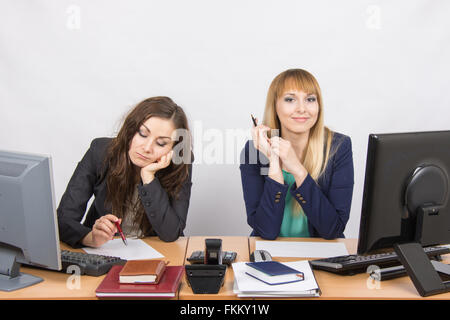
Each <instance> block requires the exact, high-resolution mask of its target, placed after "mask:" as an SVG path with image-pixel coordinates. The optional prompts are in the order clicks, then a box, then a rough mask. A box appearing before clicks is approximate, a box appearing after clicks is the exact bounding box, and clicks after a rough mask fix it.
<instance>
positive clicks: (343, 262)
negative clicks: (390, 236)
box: [310, 246, 450, 275]
mask: <svg viewBox="0 0 450 320" xmlns="http://www.w3.org/2000/svg"><path fill="white" fill-rule="evenodd" d="M423 250H424V251H425V253H426V254H427V255H428V257H429V258H430V259H438V260H441V259H440V255H443V254H447V253H450V248H448V247H446V246H433V247H425V248H423ZM310 264H311V266H312V268H313V269H318V270H325V271H329V272H333V273H337V274H343V275H353V274H357V273H365V272H367V268H368V267H369V266H371V265H374V266H377V267H380V268H382V267H383V268H386V267H393V266H399V265H401V263H400V261H399V260H398V257H397V254H396V253H395V251H391V252H386V253H379V254H373V255H355V254H351V255H347V256H338V257H331V258H324V259H318V260H311V261H310Z"/></svg>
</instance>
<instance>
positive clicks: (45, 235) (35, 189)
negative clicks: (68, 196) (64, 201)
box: [0, 151, 61, 291]
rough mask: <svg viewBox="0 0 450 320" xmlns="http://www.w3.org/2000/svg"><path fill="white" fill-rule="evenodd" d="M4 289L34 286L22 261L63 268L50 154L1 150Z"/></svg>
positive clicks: (0, 280)
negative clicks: (25, 271) (23, 269)
mask: <svg viewBox="0 0 450 320" xmlns="http://www.w3.org/2000/svg"><path fill="white" fill-rule="evenodd" d="M0 212H1V214H0V257H1V259H0V290H4V291H11V290H15V289H17V288H19V287H20V285H23V286H26V285H31V284H32V283H28V282H27V280H30V281H31V282H33V281H34V283H35V282H36V281H38V279H35V278H36V277H33V276H30V275H25V274H21V273H19V271H18V269H19V266H20V264H21V263H23V264H29V265H34V266H38V267H43V268H47V269H52V270H60V269H61V259H60V247H59V234H58V229H57V218H56V210H55V199H54V189H53V177H52V164H51V158H50V157H49V156H40V155H32V154H26V153H19V152H8V151H0Z"/></svg>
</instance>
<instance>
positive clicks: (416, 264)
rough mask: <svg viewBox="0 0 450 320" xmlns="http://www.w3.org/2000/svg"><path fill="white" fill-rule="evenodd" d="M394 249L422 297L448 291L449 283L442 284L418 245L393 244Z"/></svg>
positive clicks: (449, 289)
mask: <svg viewBox="0 0 450 320" xmlns="http://www.w3.org/2000/svg"><path fill="white" fill-rule="evenodd" d="M394 249H395V252H397V255H398V257H399V259H400V261H401V262H402V264H403V266H404V267H405V269H406V272H407V273H408V275H409V277H410V278H411V280H412V282H413V283H414V286H415V287H416V289H417V291H418V292H419V294H420V295H421V296H422V297H427V296H431V295H435V294H439V293H444V292H448V291H450V282H449V281H447V282H442V279H441V278H440V277H439V275H438V273H437V271H436V270H435V268H434V267H433V265H432V264H431V262H430V260H429V259H428V257H427V255H426V254H425V253H424V252H423V250H422V246H421V245H420V244H418V243H414V242H413V243H403V244H395V245H394Z"/></svg>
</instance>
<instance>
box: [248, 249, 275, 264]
mask: <svg viewBox="0 0 450 320" xmlns="http://www.w3.org/2000/svg"><path fill="white" fill-rule="evenodd" d="M250 261H251V262H261V261H272V256H271V255H270V253H269V252H268V251H266V250H255V251H253V252H252V253H251V254H250Z"/></svg>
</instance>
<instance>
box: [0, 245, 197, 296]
mask: <svg viewBox="0 0 450 320" xmlns="http://www.w3.org/2000/svg"><path fill="white" fill-rule="evenodd" d="M143 240H144V241H145V242H146V243H148V244H149V245H150V246H152V247H153V248H154V249H156V250H157V251H158V252H160V253H161V254H162V255H164V258H163V259H164V260H165V261H169V265H182V264H183V263H184V256H185V253H186V247H187V242H188V238H186V237H181V238H178V240H177V241H174V242H164V241H161V240H159V239H158V238H157V237H150V238H146V239H143ZM61 249H62V250H63V249H66V250H72V251H83V250H81V249H72V248H70V247H69V246H67V245H66V244H64V243H61ZM20 271H21V272H22V273H29V274H32V275H35V276H38V277H41V278H43V279H44V281H42V282H41V283H38V284H36V285H33V286H30V287H27V288H24V289H20V290H16V291H13V292H3V291H0V300H5V299H60V300H63V299H71V300H77V299H80V300H87V299H97V297H96V296H95V289H97V287H98V286H99V285H100V283H101V282H102V280H103V278H104V277H105V276H100V277H91V276H81V278H80V282H79V288H74V287H75V284H76V283H75V282H74V281H72V279H73V278H74V277H72V278H70V277H71V276H72V275H71V274H66V273H63V272H57V271H47V270H41V269H37V268H30V267H21V268H20ZM71 287H72V288H73V289H70V288H71ZM175 299H178V296H176V298H175Z"/></svg>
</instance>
